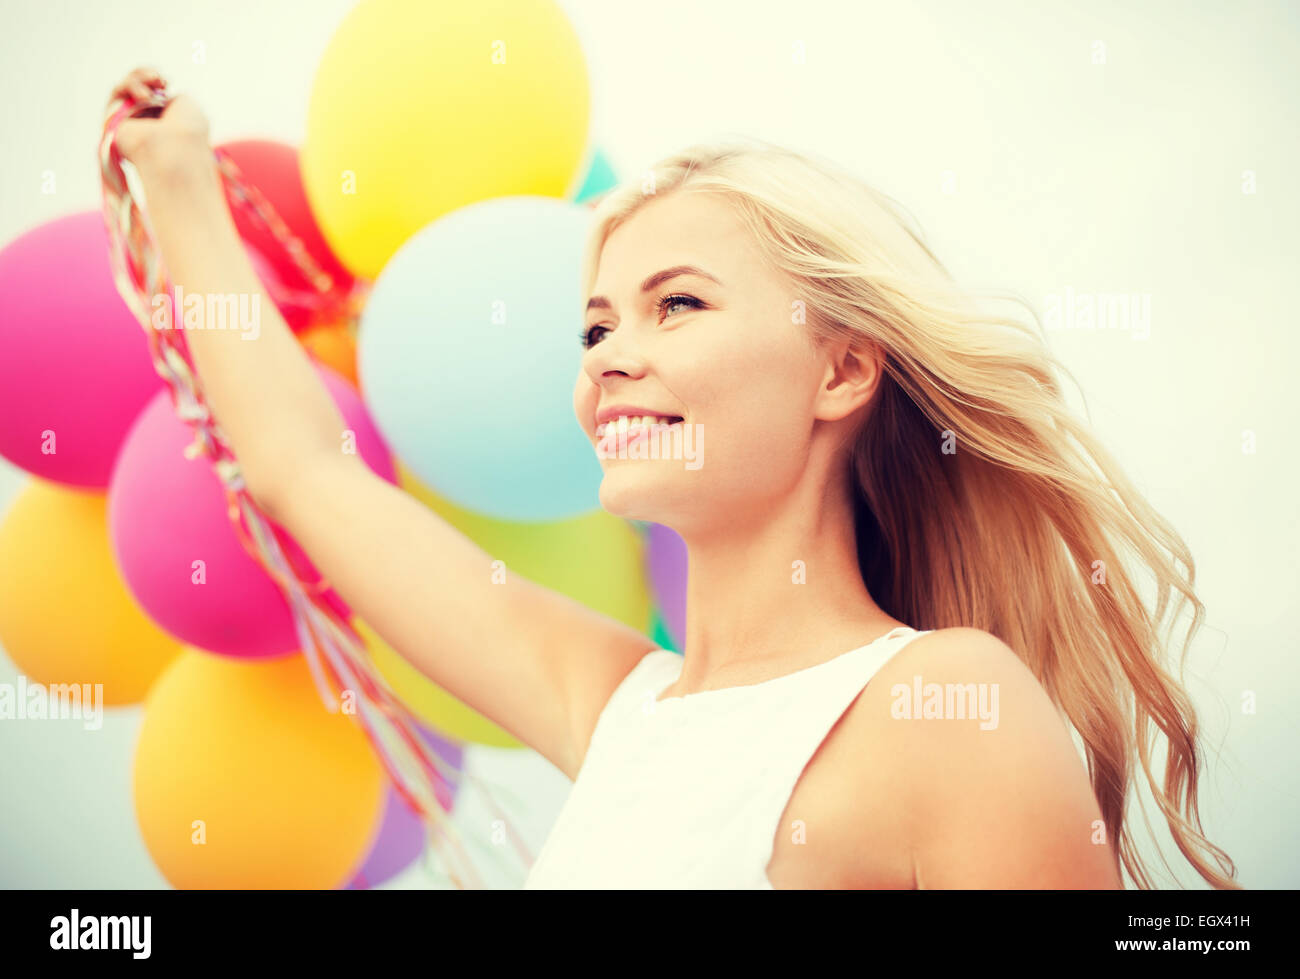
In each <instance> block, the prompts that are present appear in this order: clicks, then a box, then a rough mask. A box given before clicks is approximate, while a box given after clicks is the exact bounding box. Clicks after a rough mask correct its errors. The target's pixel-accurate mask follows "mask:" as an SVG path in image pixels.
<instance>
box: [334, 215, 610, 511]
mask: <svg viewBox="0 0 1300 979" xmlns="http://www.w3.org/2000/svg"><path fill="white" fill-rule="evenodd" d="M589 221H590V212H589V211H588V209H587V208H586V207H584V206H583V205H581V204H575V203H573V202H572V201H560V200H555V199H552V198H546V197H502V198H497V199H496V200H491V201H483V202H481V203H478V204H471V205H469V206H468V207H464V208H461V209H460V210H458V211H456V212H454V213H452V214H449V215H447V216H446V217H443V218H440V219H439V220H437V221H435V222H434V223H433V224H431V225H429V226H428V227H427V228H425V229H424V230H423V231H421V232H420V233H419V234H417V235H416V236H415V237H414V238H412V239H411V240H410V241H408V242H407V243H406V244H405V245H404V246H402V249H401V251H400V252H398V253H397V255H395V256H394V257H393V259H392V261H390V262H389V263H388V265H387V266H386V267H385V268H384V272H383V275H381V276H380V277H379V279H378V281H377V282H376V283H375V285H374V288H373V290H372V291H371V293H370V296H369V298H368V301H367V303H366V308H365V310H364V312H363V313H362V318H361V328H360V338H359V341H358V358H359V365H360V375H361V386H362V390H364V391H365V392H366V403H367V405H369V407H370V410H371V412H372V413H373V415H374V419H375V423H376V424H377V425H379V428H380V430H381V431H382V432H383V433H384V437H385V438H386V439H387V440H388V444H389V445H390V446H391V447H392V449H393V451H394V453H396V455H397V456H398V458H400V459H401V460H402V462H404V463H405V464H406V465H407V467H408V468H409V469H410V470H411V471H412V472H413V473H414V474H415V475H416V477H417V478H419V479H420V480H421V481H422V482H423V483H425V484H426V485H428V486H429V487H430V488H431V489H432V490H433V491H434V492H436V493H438V494H439V495H440V496H444V497H446V498H447V499H448V500H450V501H451V502H452V503H454V504H456V505H457V506H461V507H465V508H466V509H470V510H473V511H475V512H477V513H482V514H486V515H489V516H492V517H497V518H499V519H502V520H514V521H532V522H537V521H546V520H562V519H565V518H569V517H574V516H577V515H579V514H583V513H590V512H591V511H593V510H597V509H599V507H600V497H599V490H600V481H601V478H602V472H601V468H600V463H599V461H598V460H597V458H596V452H595V448H594V446H593V445H592V444H591V442H590V441H589V440H588V439H587V437H586V435H585V434H584V433H583V431H582V429H581V427H580V426H579V425H578V421H577V419H576V418H575V417H574V414H573V383H574V380H575V379H576V377H577V374H578V371H579V370H580V369H581V351H580V347H579V345H578V332H579V331H578V328H577V327H575V323H576V324H579V325H580V324H581V320H580V318H579V312H580V309H581V303H580V297H579V295H578V293H579V284H578V279H579V273H578V270H579V268H580V265H581V251H582V247H583V241H584V235H585V233H586V230H587V225H588V222H589Z"/></svg>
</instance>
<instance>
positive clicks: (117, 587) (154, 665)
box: [0, 479, 181, 706]
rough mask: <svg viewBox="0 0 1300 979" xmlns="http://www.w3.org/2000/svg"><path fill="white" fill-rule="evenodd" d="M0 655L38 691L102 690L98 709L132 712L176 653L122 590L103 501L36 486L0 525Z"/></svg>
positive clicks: (171, 642) (177, 646) (37, 483)
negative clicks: (62, 687) (0, 650)
mask: <svg viewBox="0 0 1300 979" xmlns="http://www.w3.org/2000/svg"><path fill="white" fill-rule="evenodd" d="M0 646H3V647H4V649H5V651H6V652H7V653H8V654H9V658H10V659H12V660H13V661H14V664H15V665H16V666H17V667H18V669H19V671H20V672H22V673H23V674H25V675H26V676H27V677H28V678H29V679H30V680H33V681H35V682H37V683H42V684H57V683H69V684H73V683H76V684H82V683H88V684H91V685H92V688H93V685H94V684H103V692H102V693H103V703H104V704H105V705H106V706H113V705H121V704H134V703H138V702H139V701H140V700H141V699H143V697H144V695H145V694H146V693H147V692H148V690H149V686H150V684H152V683H153V682H154V680H155V679H156V678H157V677H158V674H159V673H161V672H162V670H163V669H164V667H166V666H167V664H168V663H170V662H171V661H172V660H173V659H175V658H176V656H177V654H178V653H179V652H180V649H181V645H180V643H179V642H177V641H176V640H175V639H173V638H172V637H171V636H169V635H168V634H167V633H165V632H163V631H162V630H161V629H160V628H158V626H156V625H155V624H154V623H153V621H152V620H151V619H150V618H149V617H148V616H147V615H145V613H144V612H143V611H142V610H141V609H140V607H139V606H138V605H137V604H136V603H135V599H133V598H132V597H131V593H130V592H129V591H127V588H126V584H125V582H123V581H122V577H121V575H120V574H119V573H118V570H117V565H116V563H115V562H114V560H113V552H112V548H111V546H110V545H109V537H108V503H107V497H106V496H105V495H104V493H103V492H100V491H93V492H86V491H81V490H74V489H69V488H67V487H63V486H59V485H55V484H53V483H50V482H47V481H45V480H41V479H36V480H33V481H32V482H30V483H29V484H28V485H27V486H26V487H25V488H24V489H23V490H21V491H20V493H19V495H18V496H17V498H16V499H15V500H14V502H13V505H12V506H11V508H10V510H9V512H8V514H7V515H6V516H5V518H4V522H3V523H0Z"/></svg>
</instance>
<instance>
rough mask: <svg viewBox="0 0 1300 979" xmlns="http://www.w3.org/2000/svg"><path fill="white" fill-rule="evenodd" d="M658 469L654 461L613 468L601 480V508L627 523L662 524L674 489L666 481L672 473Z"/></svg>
mask: <svg viewBox="0 0 1300 979" xmlns="http://www.w3.org/2000/svg"><path fill="white" fill-rule="evenodd" d="M647 462H648V463H649V464H648V465H647V464H646V463H647ZM656 470H659V467H658V466H657V465H656V464H655V461H652V460H636V461H631V460H619V461H617V462H615V463H614V464H613V465H610V466H609V467H608V468H606V470H605V478H604V479H602V480H601V481H600V505H601V508H602V509H604V510H605V512H606V513H610V514H612V515H613V516H616V517H622V518H623V519H625V520H646V521H649V522H651V523H663V522H664V518H665V517H666V515H667V513H668V512H669V509H670V508H669V507H668V506H666V504H667V502H668V498H669V497H670V496H671V495H672V490H671V488H670V486H669V485H668V483H669V479H666V478H665V477H667V476H668V475H669V474H667V473H665V472H663V471H662V470H659V471H656Z"/></svg>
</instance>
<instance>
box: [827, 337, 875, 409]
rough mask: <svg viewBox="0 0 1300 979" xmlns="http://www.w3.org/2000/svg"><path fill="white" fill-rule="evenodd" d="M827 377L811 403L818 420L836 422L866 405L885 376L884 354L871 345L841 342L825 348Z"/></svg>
mask: <svg viewBox="0 0 1300 979" xmlns="http://www.w3.org/2000/svg"><path fill="white" fill-rule="evenodd" d="M826 355H827V363H826V374H825V376H824V377H823V379H822V386H821V388H820V389H818V392H817V398H816V400H815V402H814V404H813V411H814V417H815V418H817V419H818V420H820V421H839V420H840V419H841V418H847V417H848V416H849V415H851V414H853V413H854V412H855V411H857V410H858V409H859V408H861V407H862V406H863V405H865V404H867V403H868V402H869V401H870V400H871V397H872V395H874V394H875V393H876V388H877V387H878V386H879V384H880V379H881V376H882V375H883V374H884V362H885V358H884V352H883V351H882V350H881V349H880V347H878V346H877V345H875V344H872V343H867V344H863V343H857V344H852V345H851V344H850V342H849V341H847V340H840V341H837V342H835V343H832V344H830V345H828V346H827V347H826Z"/></svg>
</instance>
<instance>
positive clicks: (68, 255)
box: [0, 211, 162, 489]
mask: <svg viewBox="0 0 1300 979" xmlns="http://www.w3.org/2000/svg"><path fill="white" fill-rule="evenodd" d="M108 256H109V251H108V233H107V232H106V231H105V229H104V217H103V215H102V214H101V213H100V212H99V211H86V212H83V213H80V214H72V215H69V216H68V217H64V218H59V219H57V220H55V221H50V222H48V223H47V224H43V225H41V226H40V227H38V228H35V229H33V230H31V231H29V232H27V233H26V234H24V235H22V236H21V237H19V238H17V239H16V240H14V241H11V242H10V243H9V244H8V245H6V246H5V248H4V249H3V250H0V418H3V419H4V423H3V424H0V456H4V457H5V458H6V459H8V460H9V461H10V462H12V463H13V464H14V465H16V466H18V467H19V468H21V469H25V470H26V471H27V472H29V473H33V474H35V475H37V476H41V477H43V478H45V479H50V480H54V481H55V482H59V483H65V484H67V485H69V486H79V487H83V488H88V489H103V488H104V487H106V486H107V485H108V479H109V475H110V473H111V471H112V468H113V460H114V458H115V457H116V456H117V452H118V449H119V448H121V445H122V440H123V438H125V436H126V432H127V429H129V428H130V427H131V423H132V422H133V421H134V420H135V418H136V416H137V415H139V414H140V410H141V409H142V408H143V407H144V406H145V403H146V402H148V400H149V399H150V398H151V397H153V395H154V394H155V393H156V392H157V391H158V390H159V389H160V388H161V387H162V380H161V379H160V378H159V377H158V374H157V372H156V371H155V370H154V366H153V361H152V360H151V359H150V357H149V344H148V340H147V339H146V337H145V333H144V330H143V329H142V327H141V325H140V323H139V322H138V321H137V320H136V319H135V316H134V315H133V314H132V313H131V311H130V310H129V309H128V308H127V306H126V304H125V303H124V302H123V301H122V298H121V296H120V295H118V292H117V287H116V286H115V285H114V284H113V275H112V271H111V269H110V267H109V257H108Z"/></svg>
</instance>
